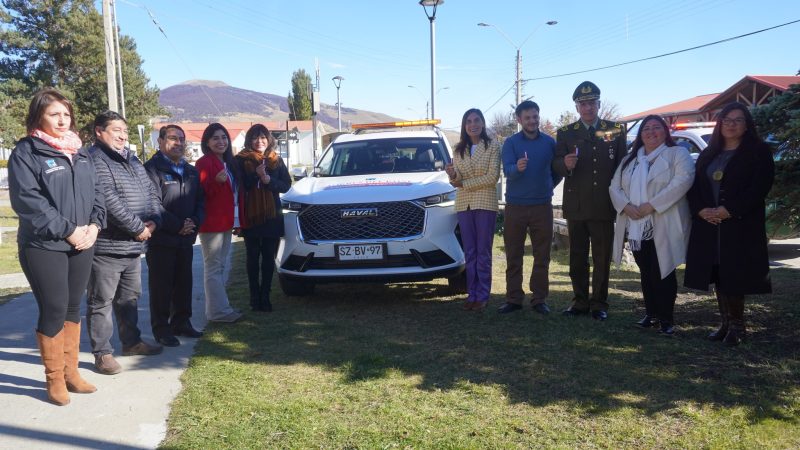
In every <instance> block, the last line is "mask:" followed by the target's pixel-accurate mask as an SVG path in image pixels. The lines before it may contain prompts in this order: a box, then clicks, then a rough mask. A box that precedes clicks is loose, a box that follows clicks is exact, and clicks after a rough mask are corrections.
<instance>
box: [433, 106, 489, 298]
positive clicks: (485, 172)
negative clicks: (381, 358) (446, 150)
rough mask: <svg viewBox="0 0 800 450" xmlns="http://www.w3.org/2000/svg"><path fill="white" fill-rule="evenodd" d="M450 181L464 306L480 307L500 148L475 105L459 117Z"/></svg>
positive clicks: (486, 286)
mask: <svg viewBox="0 0 800 450" xmlns="http://www.w3.org/2000/svg"><path fill="white" fill-rule="evenodd" d="M446 171H447V175H449V176H450V184H452V185H453V186H455V187H456V188H457V191H456V212H457V213H458V226H459V229H460V230H461V240H462V242H463V245H464V256H465V259H466V271H467V300H466V302H465V303H464V309H465V310H467V311H482V310H484V309H485V308H486V304H487V303H488V302H489V293H490V292H491V290H492V242H493V240H494V230H495V221H496V218H497V190H496V185H497V180H498V179H499V178H500V150H499V148H498V146H496V145H493V144H492V141H491V139H490V138H489V135H488V134H487V133H486V120H485V119H484V118H483V113H482V112H481V111H480V110H479V109H475V108H473V109H469V110H467V112H465V113H464V117H463V118H462V119H461V139H460V141H459V142H458V144H457V145H456V149H455V154H454V155H453V163H452V164H448V165H447V167H446Z"/></svg>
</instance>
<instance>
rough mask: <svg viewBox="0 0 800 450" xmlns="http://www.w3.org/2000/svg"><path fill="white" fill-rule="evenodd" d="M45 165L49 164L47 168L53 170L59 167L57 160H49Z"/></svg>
mask: <svg viewBox="0 0 800 450" xmlns="http://www.w3.org/2000/svg"><path fill="white" fill-rule="evenodd" d="M44 163H45V164H47V167H49V168H51V169H52V168H53V167H55V166H57V165H58V164H56V160H55V159H48V160H47V161H45V162H44Z"/></svg>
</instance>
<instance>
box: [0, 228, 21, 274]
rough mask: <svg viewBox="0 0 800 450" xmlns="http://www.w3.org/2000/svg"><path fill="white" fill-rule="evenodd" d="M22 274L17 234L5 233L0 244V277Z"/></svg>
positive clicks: (12, 232) (13, 232) (14, 232)
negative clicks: (9, 274)
mask: <svg viewBox="0 0 800 450" xmlns="http://www.w3.org/2000/svg"><path fill="white" fill-rule="evenodd" d="M18 272H22V268H21V267H20V266H19V250H18V249H17V232H16V231H10V232H7V233H3V241H2V243H0V275H5V274H7V273H18Z"/></svg>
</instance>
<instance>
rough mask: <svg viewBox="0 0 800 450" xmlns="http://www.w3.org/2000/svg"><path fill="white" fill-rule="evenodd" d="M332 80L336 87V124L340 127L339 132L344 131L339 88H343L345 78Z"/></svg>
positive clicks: (337, 77)
mask: <svg viewBox="0 0 800 450" xmlns="http://www.w3.org/2000/svg"><path fill="white" fill-rule="evenodd" d="M331 80H333V85H334V86H336V122H337V124H338V126H339V131H342V102H340V101H339V88H340V87H342V81H343V80H344V78H343V77H341V76H339V75H336V76H335V77H333V78H331Z"/></svg>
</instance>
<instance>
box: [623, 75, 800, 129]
mask: <svg viewBox="0 0 800 450" xmlns="http://www.w3.org/2000/svg"><path fill="white" fill-rule="evenodd" d="M792 84H800V76H771V75H747V76H745V77H744V78H742V79H741V80H739V81H738V82H736V83H734V84H733V86H731V87H729V88H727V89H726V90H725V91H723V92H722V93H720V94H707V95H700V96H697V97H693V98H690V99H687V100H683V101H679V102H675V103H670V104H669V105H664V106H659V107H658V108H653V109H650V110H647V111H642V112H639V113H636V114H631V115H630V116H627V117H623V118H622V121H623V122H636V121H638V120H641V119H643V118H644V117H645V116H647V115H650V114H658V115H660V116H661V117H663V118H664V119H665V120H666V121H667V123H669V124H670V125H673V124H676V123H684V122H711V121H713V120H715V118H716V115H717V113H718V112H719V111H720V110H721V109H722V108H723V107H724V106H725V105H727V104H728V103H731V102H734V101H737V102H740V103H744V104H745V105H748V106H750V107H753V106H761V105H763V104H765V103H767V102H769V100H770V99H771V98H772V97H775V96H777V95H781V94H783V93H784V92H786V90H787V89H789V86H790V85H792Z"/></svg>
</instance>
